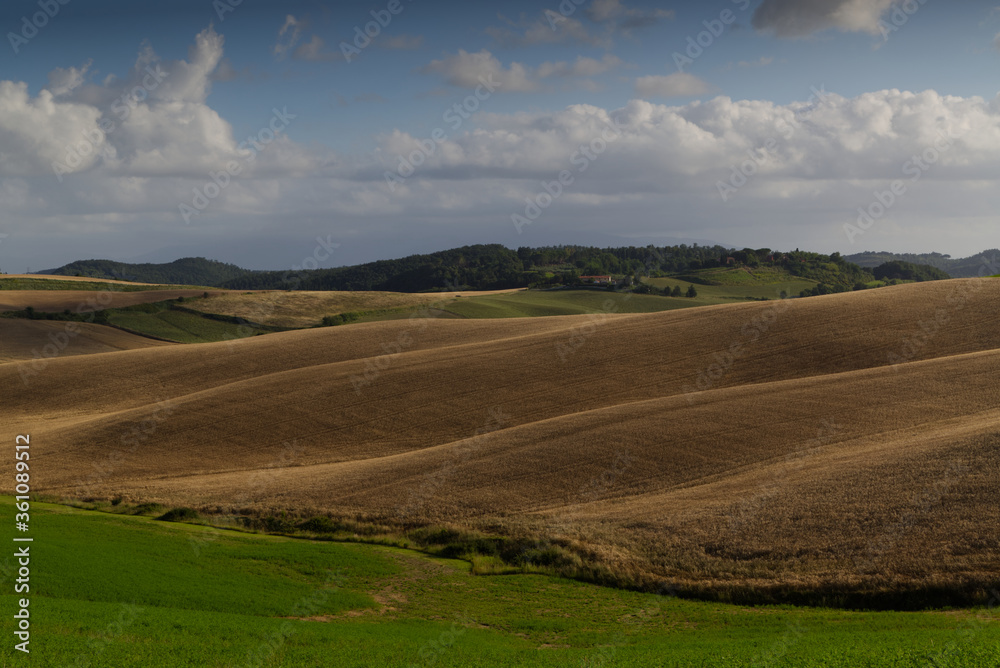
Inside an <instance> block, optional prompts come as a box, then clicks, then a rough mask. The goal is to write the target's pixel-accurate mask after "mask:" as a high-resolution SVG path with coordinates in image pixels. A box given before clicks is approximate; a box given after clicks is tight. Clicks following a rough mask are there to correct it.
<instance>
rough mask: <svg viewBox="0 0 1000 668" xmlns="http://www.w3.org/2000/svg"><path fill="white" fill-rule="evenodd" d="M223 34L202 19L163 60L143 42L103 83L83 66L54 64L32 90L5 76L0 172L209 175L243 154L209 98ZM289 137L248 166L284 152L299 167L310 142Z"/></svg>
mask: <svg viewBox="0 0 1000 668" xmlns="http://www.w3.org/2000/svg"><path fill="white" fill-rule="evenodd" d="M223 43H224V40H223V38H222V36H220V35H218V34H217V33H216V32H215V31H214V30H212V29H211V28H209V29H206V30H204V31H202V32H201V33H199V34H198V35H197V37H196V38H195V42H194V44H193V45H192V46H191V48H190V49H189V51H188V58H187V60H177V61H160V60H159V59H158V58H157V57H156V55H155V53H154V52H153V51H152V49H151V47H150V46H149V45H144V46H143V48H142V50H141V52H140V56H139V58H138V59H137V60H136V63H135V66H134V67H133V69H132V70H131V71H130V72H129V73H128V74H127V75H126V76H124V77H122V78H117V77H107V78H106V79H105V80H104V82H103V83H101V84H93V83H86V82H85V77H84V75H85V73H86V70H87V66H84V67H82V68H79V69H76V68H69V69H57V70H55V71H54V72H53V73H52V74H51V75H50V77H49V87H48V88H46V89H43V90H41V91H40V92H39V94H38V96H37V97H34V98H32V97H31V96H30V95H29V94H28V89H27V85H26V84H24V83H21V82H11V81H2V82H0V108H2V109H3V110H4V111H3V113H2V114H0V174H3V175H16V176H21V177H29V176H35V177H39V176H44V177H46V178H49V179H51V180H52V181H53V182H56V181H57V179H56V174H57V172H58V173H59V175H60V176H62V177H68V176H71V175H78V176H79V175H82V174H83V173H86V172H94V173H95V176H98V175H103V176H104V177H105V178H106V179H107V180H106V181H105V183H113V182H115V179H118V178H119V177H127V178H149V177H166V176H170V177H181V178H204V177H205V176H206V175H207V174H208V172H209V171H210V170H218V169H219V168H220V167H222V166H224V165H225V164H226V163H227V162H228V161H230V160H234V159H237V160H238V159H241V158H242V152H241V150H240V149H239V143H240V141H241V140H240V139H238V138H236V137H234V136H233V130H232V127H231V126H230V124H229V123H228V122H227V121H226V120H225V119H223V118H222V117H221V116H220V115H219V114H218V113H217V112H216V111H215V110H214V109H212V108H211V107H209V106H208V104H207V103H206V100H207V98H208V95H209V92H210V91H211V85H212V81H213V80H214V79H215V75H216V70H217V69H218V68H219V66H220V63H221V62H222V55H223ZM284 142H285V140H281V141H276V142H274V147H275V150H270V149H269V150H268V152H267V155H266V156H265V155H263V154H262V156H261V158H260V159H259V160H257V161H255V164H254V165H252V166H251V167H249V168H248V170H247V171H248V173H253V172H254V171H262V172H263V171H267V170H268V169H273V165H272V164H271V160H274V159H276V158H277V157H278V156H279V154H282V153H284V154H285V155H284V157H283V159H285V160H288V164H290V165H295V167H294V168H295V169H297V168H299V167H301V165H302V160H303V158H305V156H306V152H305V151H304V150H302V149H296V148H294V147H293V146H291V145H290V144H285V143H284ZM296 152H298V154H297V155H294V154H296ZM100 190H101V189H100V188H98V189H96V190H95V192H100ZM112 200H113V198H112Z"/></svg>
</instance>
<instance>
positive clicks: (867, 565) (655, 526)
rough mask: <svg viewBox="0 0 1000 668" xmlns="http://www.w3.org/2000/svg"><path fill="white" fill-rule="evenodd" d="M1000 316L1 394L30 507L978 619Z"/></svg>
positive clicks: (107, 380) (511, 350)
mask: <svg viewBox="0 0 1000 668" xmlns="http://www.w3.org/2000/svg"><path fill="white" fill-rule="evenodd" d="M998 300H1000V282H997V281H983V280H957V281H938V282H933V283H923V284H908V285H901V286H897V287H891V288H884V289H880V290H871V291H862V292H856V293H846V294H837V295H828V296H822V297H815V298H811V299H802V300H786V301H779V302H766V303H746V304H724V305H719V306H712V307H706V308H700V309H683V310H675V311H666V312H660V313H642V314H628V315H625V314H591V315H583V316H564V317H540V318H531V319H506V320H446V319H431V320H423V319H418V320H398V321H386V322H376V323H362V324H357V325H352V326H350V327H335V328H323V329H314V330H302V331H294V332H285V333H278V334H272V335H269V336H266V337H256V338H251V339H243V340H239V341H233V342H228V343H219V344H198V345H189V346H164V347H160V348H156V349H147V350H143V349H137V350H127V351H122V352H116V353H113V354H107V355H86V356H84V355H81V356H75V357H71V356H61V357H58V358H56V359H52V360H50V361H49V365H48V368H47V369H46V370H45V371H44V372H43V373H39V374H38V375H37V376H36V377H34V378H33V379H32V382H31V383H30V385H28V386H27V387H25V386H24V385H23V384H22V383H21V382H20V379H19V377H18V366H19V365H18V363H14V362H11V363H6V364H0V387H2V388H3V389H2V390H0V396H2V398H3V402H4V406H5V409H6V410H5V415H4V418H3V420H4V422H5V423H6V424H8V425H10V426H13V425H18V426H19V428H20V429H21V430H22V431H23V430H25V429H26V428H27V427H29V426H30V427H31V429H32V443H33V444H37V445H33V446H32V448H33V450H32V461H33V467H35V468H33V470H36V471H37V473H35V474H34V476H35V477H34V478H33V480H34V482H35V484H36V485H37V489H38V490H39V491H43V492H45V493H49V494H56V495H65V496H76V497H79V496H88V497H98V498H110V497H113V496H118V497H122V498H125V499H129V500H132V501H155V502H160V503H164V504H175V505H181V504H183V505H197V506H199V507H202V508H204V509H215V510H217V511H220V512H246V511H254V512H261V513H268V512H277V511H281V510H286V511H291V512H293V513H295V512H303V513H306V512H307V513H315V512H328V513H330V514H332V515H335V516H342V517H352V518H355V519H360V520H364V521H377V522H381V523H389V524H392V523H396V524H399V525H401V526H413V525H419V524H423V523H438V524H440V523H446V524H451V525H454V526H459V527H463V528H466V529H475V530H478V531H483V532H487V533H494V534H504V535H513V534H519V535H530V536H534V537H536V538H537V539H538V540H540V541H548V542H549V543H550V544H554V545H559V546H560V549H562V550H564V551H568V552H570V553H572V554H574V555H576V557H575V558H576V559H578V560H579V563H580V564H582V565H578V567H579V568H581V569H583V570H585V571H586V572H589V573H591V575H592V576H593V577H597V576H596V575H594V574H595V573H605V574H608V573H614V574H616V575H615V576H614V577H617V578H619V580H620V581H625V582H629V583H632V584H636V585H639V584H643V583H651V582H656V581H660V580H669V581H671V582H673V583H675V584H676V585H677V586H679V587H681V588H682V589H683V590H686V591H689V592H692V593H698V594H702V595H709V596H717V597H723V598H725V597H730V598H740V597H749V596H751V595H753V596H761V595H772V596H775V597H778V598H781V597H785V598H787V599H792V600H796V597H800V598H801V599H803V600H810V601H815V600H818V599H819V598H822V597H833V598H836V597H847V598H848V599H849V598H850V597H852V596H869V597H875V596H882V597H889V598H893V597H895V598H893V600H903V599H906V598H907V597H915V598H918V599H930V598H934V597H938V598H941V599H944V600H951V601H962V602H969V601H980V600H983V595H984V593H985V592H986V591H987V589H988V588H989V587H994V586H996V575H995V574H996V572H997V571H998V569H1000V542H998V539H997V537H996V535H995V531H993V527H995V526H996V525H997V523H998V522H1000V505H998V504H997V503H996V501H995V499H996V498H997V493H998V492H1000V489H998V483H997V480H1000V478H998V476H997V474H998V473H1000V449H998V448H997V446H998V444H1000V436H998V435H1000V409H998V408H997V407H998V406H1000V390H998V388H997V384H996V381H995V369H996V368H997V365H998V364H1000V329H998V328H997V327H996V324H995V313H996V306H995V305H996V303H997V301H998ZM95 379H96V380H95ZM68 387H69V388H73V390H72V391H71V392H67V391H66V388H68ZM56 397H58V400H57V401H56V400H54V398H56ZM22 425H23V426H22ZM4 466H5V469H4V470H5V472H8V469H10V464H9V463H6V464H5V465H4ZM601 577H609V578H610V577H611V576H608V575H605V576H601Z"/></svg>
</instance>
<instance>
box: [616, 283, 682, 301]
mask: <svg viewBox="0 0 1000 668" xmlns="http://www.w3.org/2000/svg"><path fill="white" fill-rule="evenodd" d="M632 292H634V293H636V294H640V295H662V296H664V297H687V298H688V299H694V298H695V297H697V296H698V290H697V289H696V288H695V287H694V286H693V285H689V286H688V288H687V290H684V289H683V288H681V286H679V285H675V286H674V287H670V286H669V285H667V286H664V287H663V288H657V287H655V286H653V285H650V284H649V283H638V284H636V285H635V287H633V288H632Z"/></svg>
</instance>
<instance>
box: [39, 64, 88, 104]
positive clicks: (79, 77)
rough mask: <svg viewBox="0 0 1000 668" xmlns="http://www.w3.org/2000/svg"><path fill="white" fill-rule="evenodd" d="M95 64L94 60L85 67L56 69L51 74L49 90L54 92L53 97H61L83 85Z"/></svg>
mask: <svg viewBox="0 0 1000 668" xmlns="http://www.w3.org/2000/svg"><path fill="white" fill-rule="evenodd" d="M92 64H93V61H92V60H88V61H87V62H86V63H84V65H83V67H79V68H77V67H68V68H65V69H63V68H61V67H57V68H56V69H54V70H52V71H51V72H49V85H48V86H46V88H47V89H49V90H50V91H52V95H54V96H55V97H60V96H63V95H66V94H68V93H70V92H72V91H73V90H75V89H77V88H79V87H80V86H82V85H83V83H84V81H85V80H86V76H87V71H88V70H90V66H91V65H92Z"/></svg>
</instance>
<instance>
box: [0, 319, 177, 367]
mask: <svg viewBox="0 0 1000 668" xmlns="http://www.w3.org/2000/svg"><path fill="white" fill-rule="evenodd" d="M168 345H172V344H169V343H165V342H163V341H156V340H154V339H148V338H146V337H143V336H136V335H135V334H130V333H128V332H123V331H121V330H119V329H114V328H113V327H104V326H101V325H92V324H88V323H84V322H56V321H49V320H20V319H13V318H2V319H0V363H2V362H13V361H19V360H36V359H41V360H48V359H50V358H52V357H57V356H60V355H90V354H92V353H107V352H113V351H117V350H134V349H138V348H160V347H163V346H168ZM25 366H28V365H25ZM36 366H37V365H36Z"/></svg>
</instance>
